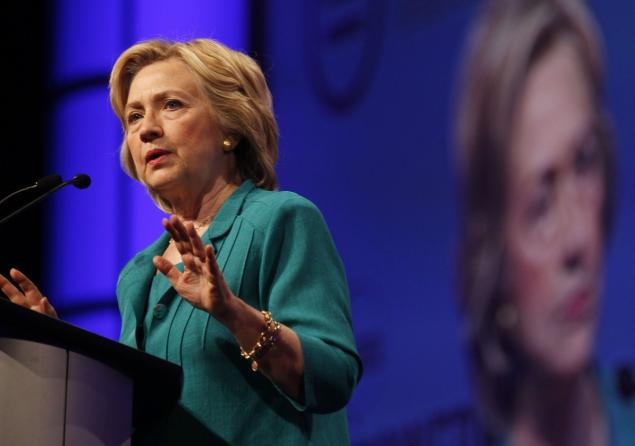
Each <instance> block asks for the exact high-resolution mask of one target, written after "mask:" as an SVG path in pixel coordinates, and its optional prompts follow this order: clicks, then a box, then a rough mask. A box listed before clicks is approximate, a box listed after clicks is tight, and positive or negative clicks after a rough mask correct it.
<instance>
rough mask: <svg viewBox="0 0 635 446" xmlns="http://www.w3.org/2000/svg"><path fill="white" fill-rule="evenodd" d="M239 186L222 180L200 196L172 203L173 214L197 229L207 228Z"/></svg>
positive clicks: (188, 197) (184, 198)
mask: <svg viewBox="0 0 635 446" xmlns="http://www.w3.org/2000/svg"><path fill="white" fill-rule="evenodd" d="M238 186H239V184H238V183H237V182H234V181H230V180H226V179H225V178H220V179H218V180H217V181H216V182H215V183H214V184H212V185H211V187H209V188H208V189H207V190H205V191H203V192H202V193H201V194H200V195H199V196H186V197H183V199H181V200H178V201H175V202H173V203H170V204H171V205H172V213H173V214H175V215H177V216H179V217H180V218H181V219H182V220H183V221H184V222H191V223H192V224H193V225H194V227H196V228H200V227H202V226H207V225H209V224H210V223H211V221H212V220H213V219H214V218H215V217H216V214H218V211H219V210H220V208H221V206H222V205H223V203H224V202H225V201H226V200H227V198H229V196H230V195H231V194H232V193H233V192H234V191H235V190H236V189H237V188H238Z"/></svg>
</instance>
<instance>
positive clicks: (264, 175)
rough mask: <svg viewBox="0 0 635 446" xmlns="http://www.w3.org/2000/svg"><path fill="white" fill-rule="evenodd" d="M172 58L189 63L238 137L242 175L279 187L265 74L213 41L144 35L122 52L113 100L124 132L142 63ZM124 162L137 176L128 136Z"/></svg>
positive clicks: (222, 121) (222, 122)
mask: <svg viewBox="0 0 635 446" xmlns="http://www.w3.org/2000/svg"><path fill="white" fill-rule="evenodd" d="M171 58H173V59H177V60H179V61H181V62H183V63H185V64H186V65H187V66H188V67H189V69H190V70H192V72H193V73H194V74H195V75H196V76H197V77H198V78H199V79H200V81H201V85H202V86H203V89H204V91H205V93H206V94H207V96H208V98H209V102H210V105H211V107H212V109H213V110H214V112H215V115H216V118H217V119H218V123H217V125H219V126H220V128H221V131H222V133H223V134H224V135H226V136H231V137H233V138H234V139H235V140H237V141H239V142H238V144H237V146H236V148H235V149H234V150H233V153H234V156H235V157H236V170H237V172H236V173H237V174H238V176H239V177H240V178H242V179H250V180H252V181H253V182H254V183H255V185H256V186H258V187H262V188H264V189H269V190H273V189H275V188H276V186H277V178H276V173H275V170H274V167H275V164H276V161H277V159H278V125H277V123H276V119H275V117H274V114H273V103H272V98H271V92H270V91H269V87H268V86H267V82H266V80H265V77H264V75H263V73H262V70H261V69H260V67H259V66H258V64H257V63H256V62H255V61H254V60H253V59H252V58H251V57H249V56H247V55H246V54H244V53H241V52H239V51H234V50H232V49H230V48H228V47H226V46H225V45H223V44H221V43H219V42H216V41H214V40H211V39H194V40H191V41H188V42H171V41H167V40H161V39H153V40H146V41H143V42H139V43H137V44H136V45H133V46H132V47H130V48H128V49H127V50H126V51H124V52H123V53H122V54H121V55H120V56H119V58H118V59H117V61H116V62H115V64H114V66H113V69H112V72H111V74H110V83H109V85H110V103H111V105H112V108H113V110H114V112H115V114H116V115H117V117H118V118H119V121H120V122H121V125H122V127H123V130H124V133H125V132H126V131H127V122H126V119H125V115H124V111H125V107H126V102H127V100H128V94H129V92H130V85H131V83H132V80H133V79H134V77H135V76H136V75H137V73H139V71H141V69H142V68H144V67H146V66H148V65H150V64H152V63H155V62H159V61H163V60H167V59H171ZM120 161H121V166H122V168H123V170H124V171H125V172H126V173H127V174H128V175H129V176H130V177H132V178H134V179H135V180H138V181H139V177H138V176H137V174H136V171H135V168H134V163H133V161H132V157H131V154H130V149H129V148H128V145H127V144H126V139H125V136H124V139H123V143H122V145H121V150H120ZM148 192H149V193H150V196H151V197H152V199H153V200H154V201H155V203H157V205H158V206H159V207H160V208H162V209H163V210H165V211H168V212H170V211H171V209H170V205H169V203H167V202H166V201H165V200H163V199H161V197H159V196H158V194H156V193H155V192H154V191H153V190H151V189H148Z"/></svg>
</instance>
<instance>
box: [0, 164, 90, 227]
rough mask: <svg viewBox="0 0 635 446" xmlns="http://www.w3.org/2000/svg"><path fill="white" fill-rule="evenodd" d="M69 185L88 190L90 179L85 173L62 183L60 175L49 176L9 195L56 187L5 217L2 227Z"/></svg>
mask: <svg viewBox="0 0 635 446" xmlns="http://www.w3.org/2000/svg"><path fill="white" fill-rule="evenodd" d="M69 184H72V185H73V186H75V187H76V188H78V189H86V188H87V187H88V186H90V177H89V176H88V175H86V174H85V173H80V174H77V175H75V176H74V177H73V178H71V179H70V180H66V181H62V179H61V177H60V176H59V175H49V176H47V177H44V178H42V179H40V180H38V181H37V182H36V183H35V184H34V185H33V186H29V187H27V188H24V189H20V190H19V191H17V192H14V193H13V194H11V195H9V197H11V196H13V195H15V194H17V193H19V192H21V191H23V190H30V189H44V188H46V187H51V186H52V185H54V187H53V188H52V189H49V190H47V191H46V192H44V193H43V194H42V195H40V196H38V197H37V198H36V199H35V200H32V201H30V202H28V203H27V204H25V205H24V206H22V207H21V208H19V209H18V210H16V211H14V212H12V213H11V214H9V215H7V216H6V217H4V218H3V219H2V220H0V225H1V224H3V223H5V222H7V221H8V220H10V219H11V218H12V217H15V216H16V215H18V214H19V213H20V212H22V211H24V210H26V209H28V208H30V207H31V206H33V205H34V204H36V203H39V202H40V201H42V200H43V199H44V198H46V197H48V196H49V195H51V194H52V193H53V192H56V191H58V190H60V189H61V188H63V187H66V186H68V185H69ZM9 197H6V198H5V199H4V200H2V202H4V201H5V200H7V199H8V198H9ZM2 202H0V204H2Z"/></svg>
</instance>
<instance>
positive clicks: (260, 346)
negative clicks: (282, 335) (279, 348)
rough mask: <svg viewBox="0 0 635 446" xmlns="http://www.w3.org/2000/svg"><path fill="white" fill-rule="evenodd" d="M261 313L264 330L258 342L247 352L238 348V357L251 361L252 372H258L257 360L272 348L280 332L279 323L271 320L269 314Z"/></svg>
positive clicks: (266, 312)
mask: <svg viewBox="0 0 635 446" xmlns="http://www.w3.org/2000/svg"><path fill="white" fill-rule="evenodd" d="M261 313H262V315H263V316H264V318H265V328H264V330H263V331H261V332H260V336H259V337H258V342H256V345H254V348H252V349H251V351H249V352H246V351H245V350H243V348H242V347H240V356H242V357H243V358H245V359H247V360H248V361H251V370H253V371H254V372H255V371H257V370H258V360H259V359H260V358H261V357H262V356H263V355H264V354H265V353H267V352H268V351H269V349H270V348H271V347H273V345H274V344H275V343H276V341H277V340H278V333H279V332H280V323H279V322H277V321H274V320H273V319H272V317H271V312H270V311H261Z"/></svg>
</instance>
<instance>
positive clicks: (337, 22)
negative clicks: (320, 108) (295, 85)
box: [304, 0, 387, 112]
mask: <svg viewBox="0 0 635 446" xmlns="http://www.w3.org/2000/svg"><path fill="white" fill-rule="evenodd" d="M386 9H387V8H386V1H385V0H349V1H338V0H309V1H307V2H306V3H305V11H304V16H305V36H306V39H305V40H306V47H307V51H306V52H305V54H306V57H307V64H306V66H307V69H308V71H309V78H310V80H311V85H312V87H313V89H314V91H315V92H316V94H317V96H318V98H319V99H320V101H322V102H323V103H324V104H325V105H326V106H327V107H329V108H330V109H332V110H334V111H338V112H342V111H347V110H350V109H351V108H353V107H354V106H355V105H356V104H357V103H358V102H359V101H360V99H362V98H363V97H364V95H365V94H366V92H367V91H368V88H369V86H370V84H371V81H372V79H373V76H374V73H375V71H376V68H377V63H378V61H379V55H380V52H381V46H382V45H381V44H382V41H383V37H384V25H385V17H386Z"/></svg>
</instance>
